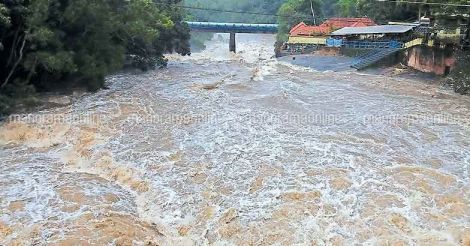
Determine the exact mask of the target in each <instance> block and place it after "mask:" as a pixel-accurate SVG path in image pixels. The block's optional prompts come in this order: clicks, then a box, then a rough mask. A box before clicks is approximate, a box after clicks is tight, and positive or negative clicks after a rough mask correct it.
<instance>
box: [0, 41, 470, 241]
mask: <svg viewBox="0 0 470 246" xmlns="http://www.w3.org/2000/svg"><path fill="white" fill-rule="evenodd" d="M237 38H238V40H237V42H238V47H237V48H238V49H239V53H238V54H237V55H231V54H229V53H228V42H227V37H226V36H217V37H216V38H215V39H214V40H212V41H211V42H210V43H209V44H208V49H207V50H206V51H203V52H201V53H198V54H193V55H192V56H191V57H178V56H170V65H169V67H168V68H167V69H164V70H155V71H150V72H146V73H135V74H129V73H126V74H119V75H115V76H111V77H109V79H108V82H109V89H107V90H102V91H99V92H97V93H94V94H88V95H85V96H82V97H80V98H76V99H74V100H73V103H72V105H70V106H67V107H61V108H54V109H50V110H45V111H41V112H37V113H35V114H33V115H29V116H28V117H26V116H23V118H21V117H16V118H12V119H10V120H9V121H7V122H4V123H3V124H2V126H1V128H0V143H1V148H0V163H1V164H0V245H49V244H52V245H87V244H96V245H103V244H105V245H106V244H108V245H209V244H215V245H272V244H277V245H293V244H295V245H362V244H365V245H465V246H468V245H470V147H469V146H470V100H469V99H468V98H466V97H462V96H457V95H454V94H452V93H451V92H447V91H443V90H441V89H438V87H437V86H436V85H433V84H426V83H423V82H419V81H412V80H405V79H394V78H389V77H384V76H377V75H366V74H359V73H355V72H352V71H346V72H328V71H327V72H318V71H314V70H310V69H306V68H301V67H297V66H294V65H289V64H286V63H283V62H280V61H277V60H275V59H273V58H271V56H272V50H273V43H274V37H273V36H270V35H265V36H263V35H238V36H237Z"/></svg>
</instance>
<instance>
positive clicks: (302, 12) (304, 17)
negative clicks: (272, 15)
mask: <svg viewBox="0 0 470 246" xmlns="http://www.w3.org/2000/svg"><path fill="white" fill-rule="evenodd" d="M321 7H322V2H321V0H287V1H286V2H285V3H284V4H282V6H281V7H280V8H279V12H278V15H279V20H278V21H279V33H278V38H277V39H278V41H280V42H283V41H287V39H288V33H289V31H290V29H291V28H292V27H293V26H295V25H297V24H298V23H300V22H302V21H303V22H305V23H307V24H314V23H316V22H318V21H320V20H321V19H322V18H323V12H322V9H321Z"/></svg>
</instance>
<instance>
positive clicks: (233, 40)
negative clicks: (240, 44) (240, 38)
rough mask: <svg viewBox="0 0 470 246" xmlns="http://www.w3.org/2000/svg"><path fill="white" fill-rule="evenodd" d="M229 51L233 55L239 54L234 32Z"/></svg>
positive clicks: (231, 36) (231, 34) (231, 35)
mask: <svg viewBox="0 0 470 246" xmlns="http://www.w3.org/2000/svg"><path fill="white" fill-rule="evenodd" d="M229 50H230V52H233V53H236V52H237V48H236V43H235V33H234V32H231V33H230V44H229Z"/></svg>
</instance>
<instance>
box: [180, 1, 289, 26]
mask: <svg viewBox="0 0 470 246" xmlns="http://www.w3.org/2000/svg"><path fill="white" fill-rule="evenodd" d="M284 2H285V0H237V1H233V0H184V3H185V6H191V7H196V8H201V9H196V8H188V9H187V10H188V12H189V15H190V17H189V18H190V19H192V20H196V21H214V22H246V21H247V20H250V21H249V22H250V23H276V21H277V17H276V16H275V15H276V13H277V11H278V9H279V7H280V6H281V4H282V3H284ZM207 8H208V9H216V10H230V11H234V12H249V13H258V14H241V13H229V12H219V11H209V10H203V9H207Z"/></svg>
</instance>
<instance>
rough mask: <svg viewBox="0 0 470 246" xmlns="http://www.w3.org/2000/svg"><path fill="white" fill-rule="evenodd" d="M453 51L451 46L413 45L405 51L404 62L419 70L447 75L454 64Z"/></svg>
mask: <svg viewBox="0 0 470 246" xmlns="http://www.w3.org/2000/svg"><path fill="white" fill-rule="evenodd" d="M453 53H454V52H453V50H452V48H446V49H441V48H437V47H428V46H424V45H421V46H415V47H412V48H410V49H408V50H407V51H405V57H404V62H405V64H406V65H408V66H409V67H412V68H414V69H416V70H418V71H421V72H425V73H434V74H436V75H447V74H448V73H449V72H450V71H451V70H452V69H453V68H454V66H455V57H454V55H453Z"/></svg>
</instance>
